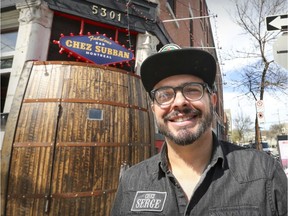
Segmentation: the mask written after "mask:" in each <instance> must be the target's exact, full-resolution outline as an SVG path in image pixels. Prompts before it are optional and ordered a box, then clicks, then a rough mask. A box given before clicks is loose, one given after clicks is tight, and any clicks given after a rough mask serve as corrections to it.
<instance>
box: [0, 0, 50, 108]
mask: <svg viewBox="0 0 288 216" xmlns="http://www.w3.org/2000/svg"><path fill="white" fill-rule="evenodd" d="M16 8H17V10H19V11H20V13H19V29H18V37H17V42H16V47H15V55H14V60H13V64H12V71H11V74H10V80H9V85H8V90H7V96H6V102H5V106H4V113H9V112H10V109H11V105H12V101H13V97H14V94H15V91H16V88H17V84H18V81H19V78H20V75H21V72H22V68H23V65H24V63H25V62H26V61H27V60H46V59H47V54H48V48H49V40H50V34H51V27H52V21H53V11H51V10H50V9H49V8H48V6H47V4H46V2H44V1H42V0H25V1H23V0H22V1H21V2H19V3H17V4H16Z"/></svg>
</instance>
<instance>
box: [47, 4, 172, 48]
mask: <svg viewBox="0 0 288 216" xmlns="http://www.w3.org/2000/svg"><path fill="white" fill-rule="evenodd" d="M45 1H46V2H47V3H48V6H49V8H50V9H51V10H54V11H58V12H62V13H66V14H71V15H74V16H78V17H82V18H85V19H89V20H93V21H96V22H101V23H105V24H107V25H112V26H117V27H119V28H124V29H128V28H129V29H130V30H132V31H136V32H140V33H145V32H146V31H147V32H149V33H151V34H153V35H155V36H156V37H157V38H158V39H159V41H160V42H161V43H162V44H167V43H170V42H172V40H171V38H170V37H169V35H168V33H167V32H166V29H165V27H164V26H163V24H162V23H161V22H159V20H158V18H157V6H158V5H157V4H155V3H152V2H148V1H144V0H131V1H130V2H129V6H128V7H127V3H126V1H125V0H119V1H115V0H82V1H77V0H69V1H68V0H45ZM127 8H128V13H127Z"/></svg>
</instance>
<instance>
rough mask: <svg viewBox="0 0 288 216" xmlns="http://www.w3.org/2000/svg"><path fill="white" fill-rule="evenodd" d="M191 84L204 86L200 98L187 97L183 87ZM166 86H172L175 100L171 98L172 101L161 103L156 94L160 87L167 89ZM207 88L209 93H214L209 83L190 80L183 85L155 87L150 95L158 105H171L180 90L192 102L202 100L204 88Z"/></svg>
mask: <svg viewBox="0 0 288 216" xmlns="http://www.w3.org/2000/svg"><path fill="white" fill-rule="evenodd" d="M191 84H197V85H200V86H202V95H201V97H200V98H198V99H197V100H191V99H189V98H187V97H186V96H185V94H184V93H183V89H184V88H185V87H186V86H188V85H191ZM165 88H171V89H172V90H173V92H174V98H173V100H171V102H170V103H168V104H160V103H159V102H158V101H157V100H156V98H155V94H156V92H157V91H158V90H159V89H165ZM205 89H207V91H208V93H209V94H212V93H213V90H212V89H211V88H210V86H209V85H208V84H207V83H201V82H189V83H185V84H183V85H181V86H176V87H172V86H163V87H160V88H157V89H153V90H152V91H150V96H151V100H152V101H156V103H157V104H158V105H160V106H169V105H171V104H172V103H173V102H174V100H175V98H176V94H177V92H178V91H180V92H181V93H182V95H183V97H184V98H185V99H186V100H188V101H191V102H192V101H198V100H201V99H202V98H203V96H204V90H205Z"/></svg>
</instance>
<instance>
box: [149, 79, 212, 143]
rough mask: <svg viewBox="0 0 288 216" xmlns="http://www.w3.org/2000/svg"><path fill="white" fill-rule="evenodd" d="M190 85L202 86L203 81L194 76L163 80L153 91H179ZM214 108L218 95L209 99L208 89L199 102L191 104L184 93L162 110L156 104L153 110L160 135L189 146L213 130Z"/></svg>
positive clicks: (177, 93) (153, 105) (179, 94)
mask: <svg viewBox="0 0 288 216" xmlns="http://www.w3.org/2000/svg"><path fill="white" fill-rule="evenodd" d="M189 82H200V83H203V80H202V79H200V78H198V77H195V76H192V75H175V76H171V77H168V78H166V79H164V80H161V81H160V82H159V83H157V84H156V86H155V87H154V89H158V88H160V87H164V86H172V87H177V86H181V85H183V84H185V83H189ZM215 104H216V95H215V94H214V93H213V94H212V95H210V94H209V93H208V92H207V90H206V89H204V95H203V97H202V98H201V99H200V100H197V101H189V100H187V99H186V98H185V97H184V96H183V95H182V93H181V91H177V92H176V96H175V100H174V101H173V102H172V103H171V104H170V105H165V106H161V105H159V104H157V103H156V102H155V101H153V103H152V110H153V112H154V115H155V119H156V123H157V125H158V129H159V132H160V133H162V134H163V135H164V136H165V137H166V138H167V139H168V140H171V141H172V142H174V143H176V144H178V145H189V144H192V143H193V142H194V141H195V140H197V139H199V138H200V137H201V136H202V135H203V134H204V133H205V132H207V130H209V129H210V128H211V123H212V119H213V106H215Z"/></svg>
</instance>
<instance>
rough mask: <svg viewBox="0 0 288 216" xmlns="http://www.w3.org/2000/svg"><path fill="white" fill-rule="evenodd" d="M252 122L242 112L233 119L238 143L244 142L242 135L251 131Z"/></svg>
mask: <svg viewBox="0 0 288 216" xmlns="http://www.w3.org/2000/svg"><path fill="white" fill-rule="evenodd" d="M252 124H253V122H252V121H251V119H250V117H249V116H248V115H244V113H243V112H238V115H237V117H236V118H235V119H234V125H235V130H234V133H236V134H235V135H236V137H237V138H238V139H239V140H238V141H240V142H245V137H244V135H245V134H247V133H248V132H250V131H251V129H252V127H251V126H252Z"/></svg>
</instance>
